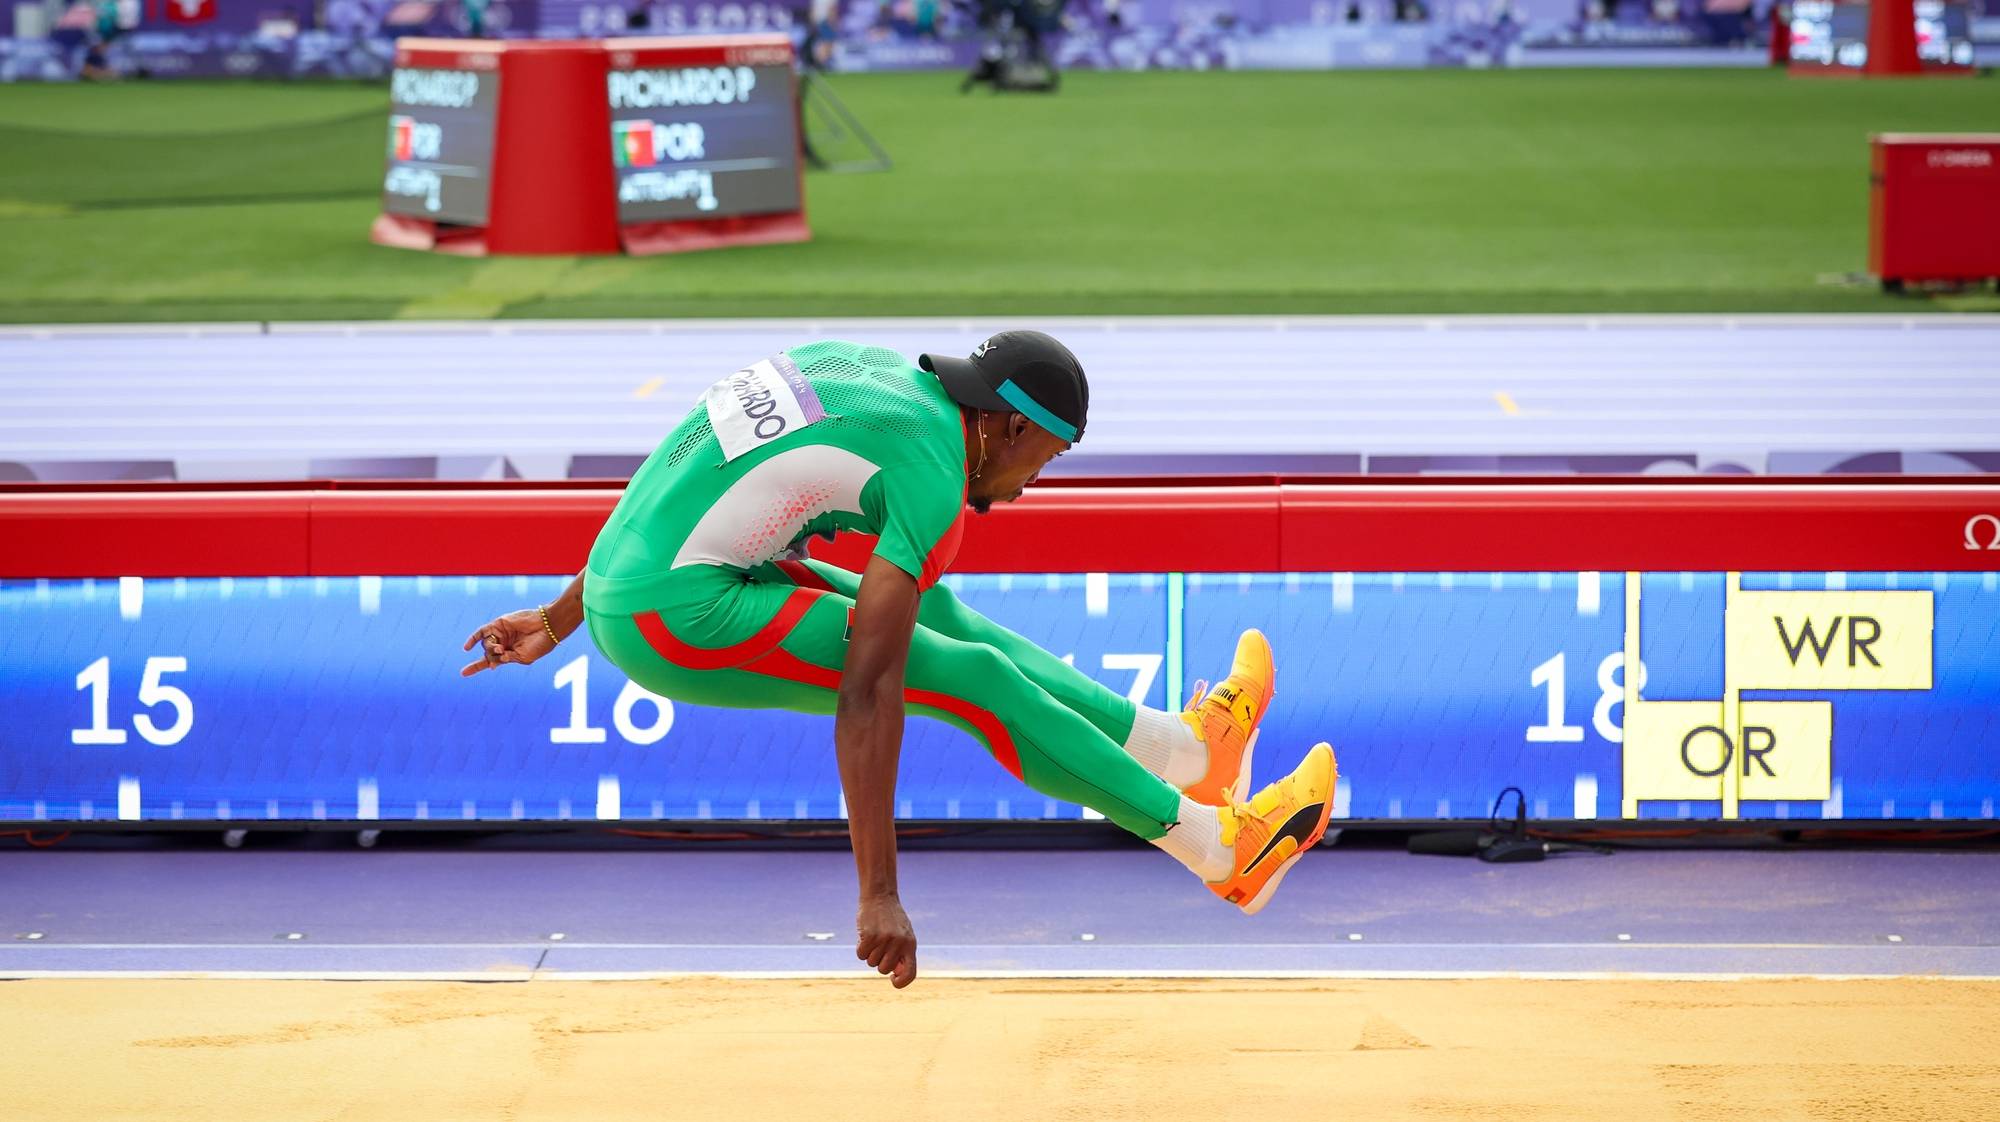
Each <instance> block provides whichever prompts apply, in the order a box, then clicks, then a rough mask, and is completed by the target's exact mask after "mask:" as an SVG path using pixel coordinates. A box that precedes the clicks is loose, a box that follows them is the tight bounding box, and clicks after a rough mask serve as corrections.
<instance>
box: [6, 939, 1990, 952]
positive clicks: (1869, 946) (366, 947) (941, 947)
mask: <svg viewBox="0 0 2000 1122" xmlns="http://www.w3.org/2000/svg"><path fill="white" fill-rule="evenodd" d="M1116 945H1117V946H1120V947H1122V948H1125V949H1127V950H1169V951H1186V950H1210V951H1219V952H1222V953H1224V954H1234V953H1238V952H1242V951H1261V950H1280V951H1284V950H1321V951H1323V950H1326V949H1327V948H1328V946H1329V944H1327V943H1323V942H1320V943H1233V944H1227V945H1223V944H1217V943H1118V944H1116ZM540 946H541V943H539V942H513V943H330V942H316V943H314V944H313V947H314V949H316V950H321V951H329V950H343V951H357V950H360V951H430V950H510V949H511V950H530V949H535V948H539V947H540ZM564 946H566V947H569V948H571V949H576V950H611V951H626V950H632V951H783V952H786V953H788V954H789V953H793V952H796V951H797V950H798V949H799V948H798V944H796V943H790V942H786V943H565V944H564ZM1609 946H1610V944H1608V943H1605V942H1604V941H1603V940H1594V941H1591V942H1574V941H1572V942H1556V943H1402V942H1378V943H1377V944H1376V947H1375V949H1377V950H1380V949H1382V948H1384V947H1396V948H1405V947H1407V948H1410V949H1413V950H1478V951H1488V950H1604V949H1606V948H1607V947H1609ZM270 948H271V944H269V943H42V944H39V945H38V951H37V953H45V952H47V951H53V950H56V949H62V950H72V951H77V950H88V951H156V950H207V951H222V950H263V951H268V950H270ZM1071 948H1072V944H1071V943H1070V942H1069V941H1068V940H1064V941H1062V942H1058V943H940V944H937V945H935V947H934V948H933V949H934V950H935V951H936V952H937V953H940V954H942V953H945V952H947V951H1011V952H1020V951H1027V950H1044V949H1062V950H1069V949H1071ZM1635 948H1643V949H1646V950H1696V951H1848V950H1866V951H1872V952H1875V953H1877V954H1886V953H1894V952H1895V950H1896V948H1889V947H1885V946H1883V945H1882V944H1880V943H1877V942H1874V941H1873V936H1870V937H1869V941H1867V942H1854V943H1671V942H1657V943H1656V942H1645V943H1639V944H1635ZM1901 949H1905V950H1915V949H1923V950H1931V951H1981V952H1988V953H1992V952H1996V951H2000V947H1996V946H1994V945H1992V944H1986V943H1905V944H1903V945H1902V948H1901Z"/></svg>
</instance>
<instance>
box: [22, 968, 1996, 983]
mask: <svg viewBox="0 0 2000 1122" xmlns="http://www.w3.org/2000/svg"><path fill="white" fill-rule="evenodd" d="M923 974H924V977H926V978H931V979H939V980H944V979H955V980H960V981H1016V980H1019V981H1054V980H1062V979H1075V980H1078V981H1091V980H1097V979H1130V980H1135V981H1145V980H1152V979H1161V980H1167V979H1203V978H1214V979H1220V980H1268V981H1318V980H1326V981H1384V982H1395V981H1479V980H1485V979H1494V980H1513V981H1528V982H1768V981H1788V980H1797V981H1810V982H1864V981H1895V980H1899V979H1903V978H1923V979H1924V980H1926V981H1934V982H1978V983H1991V982H2000V975H1996V974H1945V975H1938V974H1932V973H1928V972H1925V973H1919V974H1894V973H1882V974H1877V973H1847V974H1823V973H1811V972H1798V971H1792V972H1768V973H1767V972H1755V971H1735V972H1731V973H1713V974H1710V973H1703V972H1700V971H1659V970H1083V969H1077V970H945V969H936V968H926V969H925V970H924V972H923ZM874 977H875V976H874V972H873V971H870V970H869V969H868V968H867V967H865V966H856V967H853V968H849V969H845V970H555V969H548V968H542V969H539V970H533V971H522V970H492V971H471V970H0V979H7V980H30V979H43V980H65V979H68V980H80V979H106V978H116V979H133V980H149V981H170V980H202V981H205V980H216V981H277V982H324V981H339V982H479V983H495V982H650V981H673V980H678V979H682V978H688V979H695V978H718V979H730V980H733V981H750V982H786V981H840V980H843V979H853V980H855V981H859V982H869V983H871V984H873V982H874Z"/></svg>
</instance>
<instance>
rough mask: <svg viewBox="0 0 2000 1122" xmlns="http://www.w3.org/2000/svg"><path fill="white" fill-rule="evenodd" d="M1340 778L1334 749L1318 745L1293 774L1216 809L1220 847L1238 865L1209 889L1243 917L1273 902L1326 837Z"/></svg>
mask: <svg viewBox="0 0 2000 1122" xmlns="http://www.w3.org/2000/svg"><path fill="white" fill-rule="evenodd" d="M1338 779H1339V769H1338V768H1337V767H1336V766H1335V764H1334V759H1333V749H1332V748H1331V747H1329V746H1328V745H1326V744H1324V743H1321V744H1315V745H1313V747H1312V751H1310V752H1307V753H1306V758H1305V759H1304V760H1303V761H1301V762H1300V763H1299V766H1298V768H1297V769H1296V770H1294V771H1293V772H1292V774H1290V775H1288V776H1286V777H1284V778H1283V779H1280V780H1278V781H1277V782H1276V783H1273V784H1271V785H1270V786H1269V787H1266V788H1264V789H1263V790H1262V791H1259V792H1257V797H1256V798H1254V799H1251V800H1250V801H1249V802H1247V803H1236V804H1234V805H1232V806H1224V807H1217V808H1216V811H1215V813H1216V815H1217V816H1218V817H1219V818H1220V819H1221V822H1222V844H1223V845H1226V846H1232V847H1234V849H1235V851H1236V865H1235V871H1234V872H1232V873H1231V874H1230V875H1229V877H1228V878H1226V879H1224V880H1221V881H1217V882H1213V883H1211V884H1209V886H1208V888H1209V891H1211V892H1213V893H1215V894H1216V895H1217V896H1220V897H1222V898H1223V899H1224V900H1227V901H1229V902H1230V903H1232V904H1234V905H1236V906H1237V907H1239V908H1241V909H1243V914H1244V915H1256V914H1257V912H1258V911H1259V910H1261V909H1262V908H1263V907H1264V905H1265V904H1268V903H1270V901H1271V896H1272V894H1273V893H1275V892H1277V891H1278V884H1279V882H1281V881H1283V880H1284V879H1285V874H1286V873H1288V872H1290V871H1291V869H1292V866H1293V865H1295V864H1297V863H1298V860H1299V858H1300V857H1302V856H1304V855H1305V852H1306V850H1308V849H1311V848H1312V847H1313V845H1314V844H1315V843H1317V842H1318V841H1319V839H1320V838H1321V837H1323V836H1325V834H1326V823H1327V819H1328V818H1330V817H1331V816H1332V814H1333V789H1334V784H1335V783H1336V782H1337V781H1338Z"/></svg>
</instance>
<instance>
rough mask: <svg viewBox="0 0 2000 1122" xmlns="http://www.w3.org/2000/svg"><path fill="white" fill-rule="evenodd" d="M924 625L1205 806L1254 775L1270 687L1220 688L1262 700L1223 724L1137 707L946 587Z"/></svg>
mask: <svg viewBox="0 0 2000 1122" xmlns="http://www.w3.org/2000/svg"><path fill="white" fill-rule="evenodd" d="M760 576H762V577H764V579H767V580H771V581H789V582H791V583H793V584H797V585H800V586H801V587H806V588H824V589H830V590H832V591H835V592H839V593H841V594H842V595H844V596H849V597H852V596H853V595H854V592H855V589H856V588H858V587H859V586H860V583H861V577H860V576H859V574H856V573H851V572H849V571H847V570H846V569H842V568H839V567H837V566H833V565H828V564H826V563H824V562H821V561H803V562H792V561H786V562H778V563H777V564H775V565H771V566H768V567H767V568H766V569H765V570H762V571H760ZM917 622H918V623H919V624H920V625H922V626H925V627H929V628H930V629H931V630H933V631H936V632H938V633H939V634H942V635H946V636H949V637H951V638H953V639H961V640H964V641H965V642H968V643H982V644H985V645H986V646H989V647H992V648H993V649H995V650H997V651H999V652H1000V653H1001V654H1003V655H1005V656H1006V657H1007V658H1009V659H1010V660H1012V661H1013V663H1014V665H1015V666H1016V667H1018V668H1019V669H1020V670H1021V672H1022V673H1024V674H1026V675H1027V676H1028V678H1029V679H1030V680H1032V681H1033V682H1034V683H1035V684H1036V685H1038V686H1040V687H1042V689H1044V690H1047V691H1048V693H1049V695H1050V696H1051V697H1053V698H1055V699H1056V700H1057V701H1058V702H1060V703H1061V704H1063V705H1065V706H1067V707H1068V708H1069V709H1070V710H1072V711H1073V712H1076V713H1079V714H1081V715H1082V716H1083V718H1084V719H1085V720H1087V721H1089V722H1090V723H1091V724H1092V725H1094V726H1096V728H1097V730H1098V731H1099V732H1101V733H1103V734H1104V735H1105V736H1107V737H1109V738H1111V740H1113V741H1114V742H1116V743H1117V744H1118V745H1119V746H1120V747H1121V748H1123V749H1124V750H1125V754H1126V755H1129V756H1131V757H1132V758H1133V759H1135V760H1138V761H1139V765H1140V766H1141V767H1143V768H1145V769H1146V770H1147V771H1150V772H1152V773H1153V774H1154V775H1157V776H1159V777H1160V778H1162V779H1164V780H1166V781H1167V782H1168V783H1169V784H1170V785H1172V786H1173V787H1175V788H1177V789H1179V790H1182V791H1192V792H1193V793H1194V795H1195V798H1196V800H1197V801H1199V802H1205V803H1211V804H1218V803H1222V802H1226V801H1227V796H1226V794H1225V791H1224V788H1225V786H1226V785H1228V784H1233V783H1235V782H1236V781H1237V780H1238V779H1239V778H1240V777H1241V775H1242V774H1243V773H1245V772H1247V770H1248V763H1247V761H1246V759H1245V752H1246V751H1247V748H1248V744H1249V736H1250V733H1251V732H1252V731H1254V730H1255V728H1256V723H1257V721H1258V720H1259V719H1261V718H1262V716H1263V712H1264V710H1263V707H1262V702H1263V701H1267V700H1268V699H1269V689H1268V686H1266V687H1265V688H1263V689H1262V690H1241V689H1237V688H1234V687H1235V684H1234V683H1232V684H1230V685H1228V686H1225V687H1224V688H1223V689H1219V690H1218V691H1217V693H1218V694H1224V693H1226V694H1228V695H1229V696H1230V697H1232V698H1233V697H1235V696H1236V695H1237V694H1238V693H1243V694H1245V695H1248V696H1252V697H1254V698H1255V699H1256V700H1257V701H1258V705H1257V707H1256V708H1254V709H1252V710H1249V711H1248V712H1247V714H1246V715H1244V716H1241V717H1238V716H1232V715H1229V714H1227V713H1226V712H1225V713H1224V714H1223V715H1222V716H1221V718H1220V720H1218V719H1217V717H1216V716H1215V715H1214V714H1211V713H1209V712H1208V711H1206V710H1204V711H1202V712H1200V713H1197V714H1196V715H1195V719H1192V720H1191V719H1190V718H1189V717H1188V716H1186V715H1184V714H1182V713H1178V712H1173V711H1171V710H1161V709H1154V708H1152V707H1150V706H1146V705H1140V704H1137V703H1136V702H1134V701H1132V700H1131V699H1130V698H1127V697H1126V696H1124V695H1123V694H1120V693H1118V692H1117V691H1115V690H1112V689H1110V688H1108V687H1106V686H1105V685H1104V684H1102V683H1100V682H1098V681H1097V680H1096V679H1094V678H1092V677H1091V676H1090V675H1088V674H1085V673H1084V672H1083V671H1081V670H1078V669H1077V668H1076V667H1074V666H1072V665H1070V664H1069V663H1067V662H1064V661H1063V660H1062V659H1059V658H1057V657H1056V656H1055V655H1053V654H1050V653H1049V652H1048V651H1046V650H1044V649H1042V647H1040V646H1039V645H1037V644H1036V643H1035V642H1033V641H1032V640H1030V639H1028V638H1026V637H1025V636H1022V635H1020V634H1018V633H1016V632H1014V631H1011V630H1009V629H1008V628H1006V627H1003V626H1001V625H1000V624H998V623H995V622H993V621H992V620H991V619H988V618H987V617H985V616H983V615H981V614H980V613H978V612H976V611H974V610H973V609H972V608H971V607H970V606H968V605H967V604H966V603H965V601H963V600H960V599H959V598H958V595H957V594H956V593H954V592H953V591H952V590H951V589H949V588H947V587H945V586H944V585H942V584H939V585H935V586H933V587H931V588H930V589H929V590H928V591H926V592H925V593H924V594H923V597H922V598H921V599H920V600H918V602H917ZM1255 645H1256V646H1257V647H1258V648H1259V649H1260V650H1261V651H1262V653H1263V661H1264V665H1265V666H1266V667H1268V665H1269V659H1270V652H1269V648H1268V646H1265V645H1264V642H1263V636H1262V635H1256V636H1255ZM1266 677H1267V678H1268V673H1267V674H1266ZM1210 708H1213V705H1211V706H1210ZM1211 726H1213V727H1211ZM1211 745H1219V746H1220V750H1219V751H1211Z"/></svg>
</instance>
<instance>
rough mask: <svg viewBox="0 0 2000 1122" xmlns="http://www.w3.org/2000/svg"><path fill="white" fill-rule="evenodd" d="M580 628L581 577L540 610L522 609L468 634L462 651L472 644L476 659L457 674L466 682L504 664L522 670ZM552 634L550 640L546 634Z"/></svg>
mask: <svg viewBox="0 0 2000 1122" xmlns="http://www.w3.org/2000/svg"><path fill="white" fill-rule="evenodd" d="M543 612H547V613H548V624H547V626H543V623H542V613H543ZM581 626H583V574H582V573H578V574H577V575H576V579H575V580H573V581H571V582H569V587H568V588H565V589H563V594H562V595H561V596H558V597H556V598H555V599H554V600H551V601H549V602H548V603H547V604H545V605H543V606H542V607H540V608H525V609H523V610H521V611H518V612H508V613H507V614H506V615H504V616H501V617H500V618H499V619H496V620H494V621H493V622H491V623H488V624H486V625H485V626H484V627H481V628H480V629H479V630H477V631H475V632H473V633H472V635H471V637H470V638H468V639H466V641H465V649H466V650H468V651H469V650H471V649H472V648H473V646H474V645H475V644H476V645H478V647H479V657H478V658H475V659H473V660H472V661H471V662H468V663H466V664H465V669H463V670H460V671H459V674H461V675H462V676H464V677H467V678H470V677H471V676H473V675H474V674H477V673H479V672H480V671H481V670H485V669H486V668H488V667H492V666H499V665H500V664H501V663H504V662H513V663H519V664H520V665H522V666H526V665H527V664H528V663H531V662H533V661H535V660H536V659H538V658H540V657H542V656H543V655H545V654H547V653H549V652H550V651H552V650H555V649H556V641H557V640H559V639H567V638H569V636H570V633H571V632H573V631H575V630H576V629H577V628H579V627H581ZM551 631H554V632H555V635H554V637H553V638H552V637H551V636H550V635H549V632H551Z"/></svg>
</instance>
